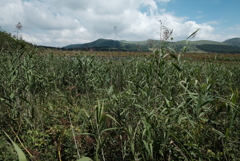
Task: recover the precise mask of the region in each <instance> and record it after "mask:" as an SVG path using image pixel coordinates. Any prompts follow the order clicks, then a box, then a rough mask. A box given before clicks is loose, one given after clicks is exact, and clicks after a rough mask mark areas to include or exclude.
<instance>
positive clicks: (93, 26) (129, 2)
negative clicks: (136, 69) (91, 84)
mask: <svg viewBox="0 0 240 161" xmlns="http://www.w3.org/2000/svg"><path fill="white" fill-rule="evenodd" d="M0 1H3V0H0ZM169 1H170V0H148V1H146V0H114V1H113V0H104V1H103V0H87V1H85V0H67V1H66V0H41V1H38V0H29V1H24V0H8V1H4V2H3V3H1V4H2V5H1V6H0V10H1V15H0V24H1V27H2V28H3V30H6V31H8V32H13V31H14V30H15V28H14V27H15V25H16V24H17V23H18V22H21V23H22V25H23V28H22V29H23V30H22V32H20V34H22V35H23V38H24V39H25V40H27V41H30V42H33V43H36V44H39V45H48V46H50V45H52V46H65V45H68V44H76V43H85V42H89V41H93V40H96V39H98V38H109V39H114V26H117V31H118V33H117V39H121V40H123V39H125V40H139V41H141V40H146V39H150V38H154V39H159V27H160V24H159V20H160V19H161V21H162V22H163V25H165V26H166V27H168V28H170V29H173V31H174V34H173V36H174V38H175V40H180V39H185V38H186V37H187V36H188V35H189V34H191V33H192V32H194V31H195V30H196V29H198V28H201V30H200V31H199V33H198V35H197V37H196V39H216V40H218V39H219V37H220V36H219V35H215V34H213V32H214V27H213V26H211V25H212V23H202V24H198V23H197V22H195V21H190V20H188V18H186V17H177V16H176V15H174V14H173V13H171V12H167V11H166V10H165V9H164V8H159V6H160V5H158V4H159V3H167V2H169Z"/></svg>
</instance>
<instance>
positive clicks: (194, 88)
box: [0, 42, 240, 161]
mask: <svg viewBox="0 0 240 161" xmlns="http://www.w3.org/2000/svg"><path fill="white" fill-rule="evenodd" d="M93 53H94V52H93ZM93 53H90V54H89V52H88V53H82V52H77V51H75V52H74V54H70V53H64V52H63V51H53V50H45V51H42V50H40V49H38V48H34V47H29V46H28V45H26V44H24V43H19V42H16V43H13V44H10V45H9V46H5V48H4V49H3V50H1V51H0V73H1V77H0V107H1V112H0V114H1V116H0V120H1V124H0V125H1V131H0V143H1V144H0V160H18V156H21V153H20V152H19V149H18V152H19V153H18V154H17V153H16V151H15V148H16V147H15V148H14V146H13V145H12V143H11V141H10V139H9V138H8V137H7V134H8V136H9V137H10V138H11V139H12V141H13V142H15V143H16V145H17V146H18V147H19V148H20V149H21V150H22V152H23V153H24V155H25V156H26V158H27V159H28V160H39V161H42V160H48V161H56V160H59V161H66V160H67V161H71V160H73V161H76V160H78V159H80V158H82V157H84V156H85V157H89V158H91V159H92V160H106V161H110V160H116V161H120V160H126V161H128V160H129V161H130V160H131V161H132V160H135V161H137V160H144V161H150V160H163V161H164V160H219V161H221V160H239V159H240V153H239V151H240V129H239V127H240V120H239V119H240V107H239V105H240V98H239V88H240V79H239V78H240V68H239V57H237V56H236V55H228V56H226V55H225V56H221V55H217V54H212V55H211V54H201V55H200V54H198V55H197V54H192V55H191V54H186V53H185V52H184V51H183V52H182V53H175V52H174V51H172V50H167V48H162V49H161V50H160V51H159V50H157V51H156V52H154V53H147V54H146V53H144V54H142V56H139V54H138V53H129V55H125V56H124V57H123V56H122V55H121V54H123V53H119V52H113V53H105V56H103V55H104V52H102V55H101V54H99V55H97V54H96V53H95V54H93ZM107 54H110V56H108V55H107ZM124 54H126V53H124ZM89 55H91V56H89ZM136 55H138V56H136ZM140 55H141V54H140ZM192 60H194V61H192ZM235 60H236V61H235ZM4 132H5V133H6V134H4ZM20 160H21V159H20ZM82 160H83V159H82Z"/></svg>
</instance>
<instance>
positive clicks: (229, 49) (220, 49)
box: [197, 44, 240, 53]
mask: <svg viewBox="0 0 240 161" xmlns="http://www.w3.org/2000/svg"><path fill="white" fill-rule="evenodd" d="M197 48H198V49H200V50H203V51H207V52H216V53H240V47H236V46H230V45H210V44H203V45H197Z"/></svg>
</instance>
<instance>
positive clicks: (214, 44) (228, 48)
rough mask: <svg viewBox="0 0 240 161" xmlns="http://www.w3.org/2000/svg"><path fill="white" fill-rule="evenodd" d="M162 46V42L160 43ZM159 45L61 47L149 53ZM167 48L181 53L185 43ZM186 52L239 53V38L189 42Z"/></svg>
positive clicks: (115, 43) (148, 42)
mask: <svg viewBox="0 0 240 161" xmlns="http://www.w3.org/2000/svg"><path fill="white" fill-rule="evenodd" d="M161 43H162V44H163V42H161ZM158 44H160V41H159V40H151V39H149V40H146V41H126V40H120V41H118V40H116V41H115V40H112V39H97V40H95V41H93V42H89V43H84V44H71V45H68V46H65V47H63V48H62V49H65V50H90V49H92V50H104V51H106V50H122V51H150V49H151V48H153V47H154V46H156V45H158ZM167 44H168V46H169V47H171V48H173V49H174V50H176V51H177V52H179V51H181V50H182V48H183V47H184V46H185V44H186V41H184V40H182V41H177V42H168V43H167ZM187 48H188V50H187V51H188V52H200V53H201V52H223V53H240V38H232V39H227V40H225V41H223V42H218V41H210V40H198V41H189V43H188V45H187Z"/></svg>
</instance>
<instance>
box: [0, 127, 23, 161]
mask: <svg viewBox="0 0 240 161" xmlns="http://www.w3.org/2000/svg"><path fill="white" fill-rule="evenodd" d="M3 132H4V133H5V135H6V136H7V137H8V139H9V140H10V141H11V142H12V144H13V146H14V148H15V150H16V151H17V154H18V159H19V161H27V158H26V156H25V154H24V153H23V151H22V150H21V149H20V148H19V146H18V145H17V144H16V143H15V142H14V141H12V139H11V138H10V137H9V136H8V134H7V133H6V132H5V131H3Z"/></svg>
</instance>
